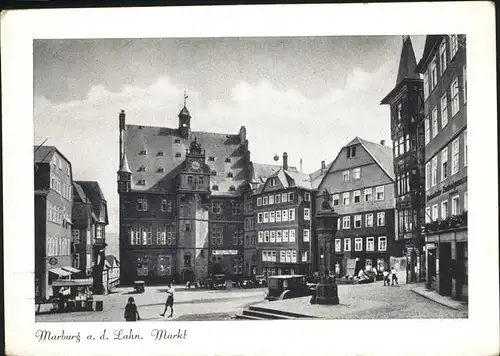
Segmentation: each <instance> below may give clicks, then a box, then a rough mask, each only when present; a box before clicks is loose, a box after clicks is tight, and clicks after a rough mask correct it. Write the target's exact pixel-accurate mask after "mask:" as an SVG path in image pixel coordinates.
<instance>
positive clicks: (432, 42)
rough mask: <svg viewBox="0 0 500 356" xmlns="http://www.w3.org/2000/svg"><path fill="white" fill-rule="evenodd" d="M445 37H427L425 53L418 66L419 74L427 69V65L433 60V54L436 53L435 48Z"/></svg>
mask: <svg viewBox="0 0 500 356" xmlns="http://www.w3.org/2000/svg"><path fill="white" fill-rule="evenodd" d="M443 37H444V35H428V36H426V37H425V45H424V52H423V54H422V58H421V59H420V61H419V62H418V64H417V68H416V69H415V70H416V71H417V72H419V73H423V72H424V70H425V67H427V63H429V61H430V60H431V54H432V52H433V51H434V48H435V46H436V45H437V44H438V43H439V42H441V40H442V38H443Z"/></svg>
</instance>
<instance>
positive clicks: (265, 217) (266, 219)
mask: <svg viewBox="0 0 500 356" xmlns="http://www.w3.org/2000/svg"><path fill="white" fill-rule="evenodd" d="M268 222H269V213H268V212H267V211H266V212H265V213H264V224H266V223H268Z"/></svg>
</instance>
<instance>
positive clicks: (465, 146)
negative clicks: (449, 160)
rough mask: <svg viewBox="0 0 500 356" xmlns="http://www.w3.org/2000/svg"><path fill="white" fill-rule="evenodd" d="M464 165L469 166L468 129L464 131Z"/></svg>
mask: <svg viewBox="0 0 500 356" xmlns="http://www.w3.org/2000/svg"><path fill="white" fill-rule="evenodd" d="M464 167H467V129H466V130H465V131H464Z"/></svg>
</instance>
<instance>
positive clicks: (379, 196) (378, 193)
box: [375, 186, 384, 200]
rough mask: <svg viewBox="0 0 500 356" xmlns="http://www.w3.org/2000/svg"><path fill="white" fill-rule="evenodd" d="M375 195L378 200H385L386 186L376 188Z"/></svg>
mask: <svg viewBox="0 0 500 356" xmlns="http://www.w3.org/2000/svg"><path fill="white" fill-rule="evenodd" d="M375 194H376V198H377V200H384V186H381V187H376V188H375Z"/></svg>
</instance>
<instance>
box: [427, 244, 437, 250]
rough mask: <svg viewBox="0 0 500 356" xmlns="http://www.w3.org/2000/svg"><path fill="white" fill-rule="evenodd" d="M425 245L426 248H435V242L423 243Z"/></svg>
mask: <svg viewBox="0 0 500 356" xmlns="http://www.w3.org/2000/svg"><path fill="white" fill-rule="evenodd" d="M425 247H426V248H427V249H428V250H431V249H434V248H436V244H435V243H430V244H426V245H425Z"/></svg>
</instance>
